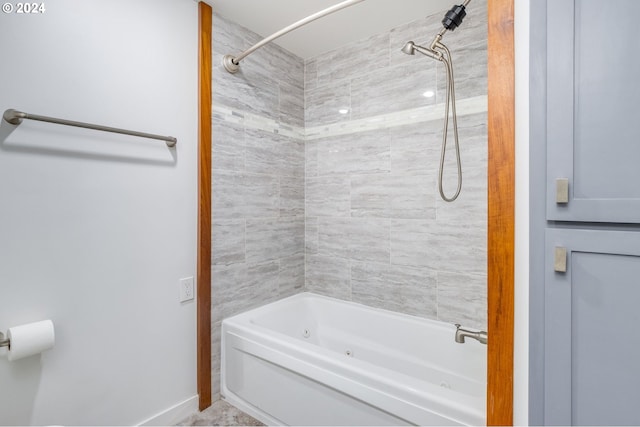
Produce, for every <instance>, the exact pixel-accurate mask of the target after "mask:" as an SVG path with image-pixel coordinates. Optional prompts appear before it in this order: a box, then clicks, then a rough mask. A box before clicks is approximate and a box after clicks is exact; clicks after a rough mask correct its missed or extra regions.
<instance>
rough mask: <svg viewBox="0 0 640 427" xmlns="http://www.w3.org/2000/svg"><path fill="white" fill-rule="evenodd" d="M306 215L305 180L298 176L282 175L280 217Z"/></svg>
mask: <svg viewBox="0 0 640 427" xmlns="http://www.w3.org/2000/svg"><path fill="white" fill-rule="evenodd" d="M291 216H299V217H303V216H304V182H303V181H302V180H301V179H300V178H298V177H288V176H281V177H280V217H291Z"/></svg>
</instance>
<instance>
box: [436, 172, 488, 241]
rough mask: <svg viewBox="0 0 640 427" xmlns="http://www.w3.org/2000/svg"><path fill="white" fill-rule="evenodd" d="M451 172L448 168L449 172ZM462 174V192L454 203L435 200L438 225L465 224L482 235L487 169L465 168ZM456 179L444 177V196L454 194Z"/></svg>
mask: <svg viewBox="0 0 640 427" xmlns="http://www.w3.org/2000/svg"><path fill="white" fill-rule="evenodd" d="M463 165H464V163H463ZM452 170H453V169H451V168H449V171H452ZM463 173H464V175H463V185H462V191H461V192H460V196H458V198H457V199H456V201H455V202H453V203H448V202H445V201H444V200H442V199H440V198H437V199H436V209H437V218H438V223H441V224H466V225H469V226H474V227H477V228H478V230H479V231H478V233H484V232H485V231H486V223H487V169H486V168H484V167H473V168H472V167H465V168H464V171H463ZM456 178H457V177H456V174H455V173H450V174H449V176H445V177H444V180H445V183H444V185H443V188H444V191H445V194H447V195H452V194H453V193H454V192H455V190H456V182H457V179H456ZM476 234H477V233H476Z"/></svg>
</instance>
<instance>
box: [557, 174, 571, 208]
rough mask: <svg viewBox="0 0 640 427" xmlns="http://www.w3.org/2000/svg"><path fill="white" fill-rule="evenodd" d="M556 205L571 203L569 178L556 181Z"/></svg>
mask: <svg viewBox="0 0 640 427" xmlns="http://www.w3.org/2000/svg"><path fill="white" fill-rule="evenodd" d="M556 203H562V204H564V203H569V178H558V179H556Z"/></svg>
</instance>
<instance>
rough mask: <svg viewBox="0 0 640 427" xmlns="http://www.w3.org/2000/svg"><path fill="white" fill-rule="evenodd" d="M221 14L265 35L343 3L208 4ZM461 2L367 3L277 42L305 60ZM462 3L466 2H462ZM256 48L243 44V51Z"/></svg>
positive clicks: (242, 0) (248, 0)
mask: <svg viewBox="0 0 640 427" xmlns="http://www.w3.org/2000/svg"><path fill="white" fill-rule="evenodd" d="M205 1H206V2H207V3H208V4H210V5H211V7H212V8H213V10H214V12H215V13H218V14H219V15H221V16H224V17H225V18H227V19H229V20H231V21H234V22H236V23H238V24H240V25H242V26H244V27H246V28H249V29H250V30H253V31H255V32H256V33H258V34H260V35H262V36H263V37H267V36H270V35H271V34H273V33H275V32H276V31H279V30H281V29H282V28H284V27H286V26H288V25H291V24H293V23H294V22H297V21H299V20H301V19H303V18H306V17H307V16H309V15H311V14H313V13H316V12H318V11H321V10H323V9H326V8H328V7H330V6H333V5H334V4H337V3H340V0H205ZM455 2H456V0H365V1H363V2H361V3H358V4H355V5H353V6H350V7H348V8H346V9H342V10H340V11H338V12H335V13H333V14H331V15H328V16H325V17H323V18H321V19H318V20H316V21H314V22H311V23H309V24H307V25H305V26H303V27H301V28H299V29H297V30H295V31H292V32H290V33H289V34H287V35H284V36H282V37H280V38H279V39H277V40H276V41H275V42H274V43H277V44H279V45H280V46H282V47H283V48H285V49H287V50H288V51H290V52H293V53H294V54H296V55H298V56H299V57H301V58H303V59H308V58H312V57H314V56H317V55H319V54H321V53H323V52H327V51H329V50H333V49H335V48H338V47H340V46H342V45H344V44H347V43H349V42H353V41H356V40H360V39H362V38H365V37H369V36H372V35H374V34H379V33H381V32H384V31H387V30H389V29H391V28H393V27H396V26H398V25H400V24H404V23H406V22H410V21H414V20H416V19H419V18H422V17H425V16H428V15H432V14H434V13H436V14H442V15H443V16H444V13H445V12H446V11H447V10H449V9H450V8H451V6H452V5H453V4H454V3H455ZM458 3H460V2H458ZM249 47H250V46H238V52H241V51H243V50H245V49H247V48H249Z"/></svg>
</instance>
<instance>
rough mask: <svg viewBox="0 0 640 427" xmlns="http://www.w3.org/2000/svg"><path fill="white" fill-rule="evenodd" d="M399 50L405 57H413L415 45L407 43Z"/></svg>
mask: <svg viewBox="0 0 640 427" xmlns="http://www.w3.org/2000/svg"><path fill="white" fill-rule="evenodd" d="M400 50H402V52H403V53H406V54H407V55H415V54H416V45H415V43H414V42H407V43H406V44H405V45H404V46H403V47H402V49H400Z"/></svg>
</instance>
